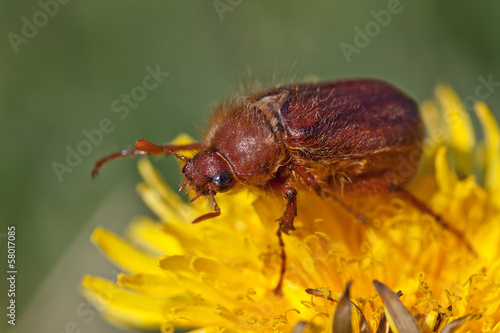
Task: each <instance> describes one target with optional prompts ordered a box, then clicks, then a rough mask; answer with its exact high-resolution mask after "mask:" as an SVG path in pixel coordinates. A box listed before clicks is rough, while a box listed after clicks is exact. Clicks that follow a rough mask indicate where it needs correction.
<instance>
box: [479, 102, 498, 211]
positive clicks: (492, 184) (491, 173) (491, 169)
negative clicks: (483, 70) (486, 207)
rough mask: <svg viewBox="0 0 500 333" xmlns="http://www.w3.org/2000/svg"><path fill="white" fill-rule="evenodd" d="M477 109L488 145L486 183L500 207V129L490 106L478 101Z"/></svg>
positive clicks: (495, 202) (486, 144)
mask: <svg viewBox="0 0 500 333" xmlns="http://www.w3.org/2000/svg"><path fill="white" fill-rule="evenodd" d="M475 110H476V113H477V116H478V118H479V121H480V122H481V126H482V128H483V132H484V140H485V146H486V166H485V177H484V178H485V185H486V189H488V190H489V191H491V192H492V194H493V195H492V199H493V200H494V204H495V205H496V206H497V207H500V129H499V127H498V123H497V121H496V120H495V117H494V116H493V114H492V113H491V111H490V109H489V108H488V106H487V105H486V104H485V103H483V102H477V103H476V105H475Z"/></svg>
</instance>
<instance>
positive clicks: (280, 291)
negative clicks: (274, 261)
mask: <svg viewBox="0 0 500 333" xmlns="http://www.w3.org/2000/svg"><path fill="white" fill-rule="evenodd" d="M276 236H278V241H279V244H280V248H281V253H280V254H281V269H280V279H279V281H278V284H277V285H276V288H274V293H275V294H276V295H282V294H283V281H284V278H285V272H286V251H285V242H283V234H282V232H281V224H280V226H279V227H278V231H277V232H276Z"/></svg>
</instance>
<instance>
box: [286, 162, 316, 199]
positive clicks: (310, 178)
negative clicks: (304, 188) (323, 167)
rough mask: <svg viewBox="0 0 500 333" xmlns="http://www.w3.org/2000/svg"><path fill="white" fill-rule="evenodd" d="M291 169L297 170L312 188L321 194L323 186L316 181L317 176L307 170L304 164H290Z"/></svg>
mask: <svg viewBox="0 0 500 333" xmlns="http://www.w3.org/2000/svg"><path fill="white" fill-rule="evenodd" d="M290 169H291V170H293V171H295V172H296V173H297V174H298V175H299V176H300V177H302V178H303V179H304V180H305V181H306V183H307V184H308V185H309V186H310V187H311V188H312V189H314V191H316V194H317V195H319V196H321V194H322V190H321V186H320V185H319V183H318V182H317V181H316V178H314V176H313V175H311V174H310V173H309V172H307V170H306V169H305V168H304V167H303V166H300V165H298V164H292V165H290Z"/></svg>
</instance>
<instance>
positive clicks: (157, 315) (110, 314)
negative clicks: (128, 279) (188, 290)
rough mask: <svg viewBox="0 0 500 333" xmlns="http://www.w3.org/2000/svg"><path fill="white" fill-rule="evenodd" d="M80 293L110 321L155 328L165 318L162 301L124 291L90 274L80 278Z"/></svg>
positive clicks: (121, 324) (117, 323) (122, 324)
mask: <svg viewBox="0 0 500 333" xmlns="http://www.w3.org/2000/svg"><path fill="white" fill-rule="evenodd" d="M82 287H83V291H82V292H83V295H84V296H85V297H86V298H87V299H88V300H89V301H90V302H91V303H93V304H94V305H95V306H96V307H97V308H98V309H100V310H101V311H102V313H103V315H104V316H105V317H106V318H107V319H108V320H109V321H111V322H113V323H115V324H116V325H120V326H130V327H136V328H143V329H144V328H145V329H157V328H158V327H159V326H160V324H161V323H162V321H164V319H165V315H164V307H165V302H163V301H161V300H157V299H152V298H146V297H142V296H140V295H137V294H135V293H132V292H129V291H126V290H123V289H121V288H119V287H117V286H116V285H115V284H113V283H111V282H109V281H107V280H104V279H101V278H96V277H93V276H89V275H87V276H85V277H84V278H83V280H82Z"/></svg>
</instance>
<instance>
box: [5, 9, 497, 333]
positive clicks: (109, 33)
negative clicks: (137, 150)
mask: <svg viewBox="0 0 500 333" xmlns="http://www.w3.org/2000/svg"><path fill="white" fill-rule="evenodd" d="M60 1H61V2H62V0H60ZM65 1H66V3H64V4H62V3H61V4H59V3H58V2H55V0H41V2H37V1H23V2H13V1H9V2H7V1H2V4H1V7H2V9H1V14H0V15H2V16H1V22H0V27H1V32H2V36H3V40H2V42H1V43H0V66H1V67H0V80H1V81H0V101H1V103H0V105H1V106H0V133H1V135H2V140H1V142H0V145H1V154H2V158H1V159H2V162H1V163H0V164H1V172H0V177H1V187H2V199H1V200H0V205H1V206H0V216H1V220H0V222H1V228H0V242H1V252H0V262H1V263H2V264H1V267H2V271H3V272H6V271H7V268H5V266H4V265H5V262H6V257H7V254H6V253H7V250H6V245H5V244H6V243H5V233H6V232H7V226H8V225H15V226H16V230H17V239H16V246H17V247H16V249H17V252H16V253H17V267H16V268H17V270H18V274H17V285H16V306H17V307H16V310H17V312H16V314H17V317H16V320H17V321H16V324H17V325H16V326H15V329H14V330H13V331H15V332H28V331H37V332H67V331H70V332H101V331H102V332H113V331H114V328H110V327H109V326H108V325H107V324H106V323H103V321H102V319H101V318H100V317H99V316H96V313H95V312H93V310H91V308H90V307H89V306H88V304H86V303H85V302H84V300H83V299H82V298H80V296H79V295H78V285H79V281H80V278H81V276H82V275H83V274H85V273H92V274H96V275H99V276H103V277H106V278H109V279H113V278H114V276H116V274H117V272H118V271H117V270H116V269H114V268H113V266H112V265H111V264H109V263H108V262H107V261H106V260H105V259H104V258H103V257H102V256H101V255H100V254H99V253H98V251H97V250H96V249H95V247H94V246H93V245H92V244H90V242H89V241H88V237H89V234H90V232H91V230H92V228H93V227H94V226H95V225H103V226H105V227H107V228H110V229H112V230H114V231H116V232H117V233H119V234H122V233H123V231H124V229H125V228H126V226H127V224H128V223H129V221H130V220H131V219H132V218H133V217H134V216H136V215H140V214H150V213H149V212H148V211H147V209H146V208H145V206H144V205H143V204H142V203H141V201H140V199H139V198H138V197H137V196H136V194H135V185H136V183H137V182H138V181H139V177H138V174H137V171H136V161H132V160H126V161H120V162H116V163H113V164H111V165H108V166H106V167H105V168H104V169H103V170H102V173H101V175H100V177H99V179H98V180H97V181H92V179H91V178H90V170H91V167H92V164H93V163H94V162H95V161H96V159H98V158H99V157H101V156H102V155H104V154H107V153H110V152H113V151H116V150H119V149H122V148H127V147H128V148H130V147H132V145H133V143H134V142H135V140H136V139H138V138H145V139H148V140H151V141H152V142H156V143H162V142H167V141H169V140H172V139H173V138H174V137H175V136H176V135H177V134H178V133H181V132H186V133H188V134H191V135H193V136H194V137H196V136H197V130H198V129H200V128H202V127H203V125H204V123H205V119H206V115H207V112H208V110H209V106H210V105H212V104H214V103H216V102H218V101H220V100H221V99H222V98H223V97H224V96H228V95H231V94H232V93H233V92H234V91H235V90H236V89H237V88H238V87H239V85H240V83H241V82H247V81H248V79H247V77H248V76H247V75H246V73H247V72H248V71H249V70H250V71H251V73H252V77H253V78H254V79H259V80H264V81H266V82H272V80H273V77H274V76H278V77H285V78H286V77H295V78H305V77H311V76H312V77H317V78H319V79H322V80H327V79H335V78H346V77H358V76H363V77H377V78H381V79H384V80H387V81H389V82H392V83H393V84H395V85H397V86H398V87H400V88H401V89H403V90H404V91H405V92H407V93H408V94H410V95H412V96H413V97H415V99H417V101H419V102H422V101H423V100H424V99H427V98H430V97H432V96H433V90H434V87H435V85H436V83H437V82H439V81H444V82H448V83H450V84H451V85H452V86H453V87H454V89H455V90H456V91H457V92H458V93H459V95H460V96H461V97H462V98H465V97H467V96H474V95H475V94H476V89H477V87H478V86H479V85H481V80H480V79H479V77H482V78H485V79H488V78H489V77H491V80H493V81H494V82H495V83H496V82H500V54H499V53H500V43H499V40H500V23H499V22H500V17H499V16H500V2H493V1H491V2H474V1H409V0H401V1H400V2H399V5H398V4H397V3H398V2H397V1H394V0H391V1H388V0H387V1H331V2H323V1H307V2H306V1H295V2H290V1H248V0H243V1H241V0H232V1H229V0H216V1H185V2H174V1H129V0H127V1H117V0H112V1H85V2H82V1H67V0H65ZM44 4H45V5H44ZM55 4H58V5H57V7H56V5H55ZM43 7H45V8H46V9H43ZM388 7H389V8H390V9H392V10H393V13H392V14H390V17H388V16H387V15H385V14H387V13H389V12H388ZM56 9H57V10H56ZM56 11H57V12H56ZM381 11H382V12H381ZM46 12H50V14H51V15H48V14H43V13H46ZM376 17H378V19H379V20H381V21H380V22H382V23H380V22H379V21H377V19H376ZM27 22H28V23H27ZM34 23H36V24H38V27H37V26H36V25H32V24H34ZM30 25H32V26H31V28H30ZM33 27H34V28H33ZM365 29H368V31H367V32H366V33H368V35H367V36H368V37H367V38H366V37H365V38H363V37H361V36H360V33H359V31H365ZM369 35H371V36H369ZM26 37H28V38H26ZM343 43H344V44H343ZM347 44H349V45H351V47H356V46H357V51H356V52H355V53H352V54H351V55H350V56H349V57H346V56H345V54H344V52H343V51H342V48H341V45H344V47H348V46H346V45H347ZM348 58H349V59H348ZM348 60H349V61H348ZM148 66H149V67H150V68H152V69H155V68H156V67H157V66H158V67H159V69H160V70H161V71H162V72H168V73H169V75H168V77H165V78H163V81H162V82H161V83H159V84H158V86H157V87H156V88H155V89H152V90H151V91H147V96H145V97H144V99H143V100H142V101H140V102H139V103H137V106H136V107H135V108H130V113H129V114H128V116H126V117H122V118H124V119H120V116H123V113H122V112H119V113H115V112H113V108H112V103H113V102H114V101H115V100H116V99H120V98H121V95H122V94H130V93H131V92H132V91H135V92H136V93H138V92H140V88H136V87H137V86H142V85H143V78H144V77H145V75H147V74H148V71H147V70H146V67H148ZM134 88H135V90H134ZM481 89H482V90H481V92H483V93H484V92H488V91H487V90H484V88H481ZM491 90H492V91H490V92H489V94H488V96H487V97H484V99H485V101H486V102H487V103H488V104H489V105H490V107H491V108H492V109H493V110H494V112H495V114H496V115H497V119H498V118H500V117H499V114H500V93H499V90H500V89H499V87H498V84H497V86H494V87H492V88H491ZM119 105H120V106H123V105H124V104H123V103H121V104H119ZM115 106H116V105H115ZM104 118H108V119H110V121H111V123H112V126H113V131H111V133H106V134H103V138H102V141H101V142H99V143H98V144H96V145H91V146H90V149H89V150H88V155H87V156H83V157H82V158H81V161H76V162H75V163H74V164H75V165H74V167H71V170H72V172H71V173H70V172H67V173H63V174H61V175H60V176H59V177H58V176H57V175H56V172H55V171H54V169H53V163H54V162H58V163H61V165H67V163H66V161H65V160H66V156H67V154H68V152H67V147H68V146H69V147H70V148H72V149H77V146H78V145H84V143H81V142H82V141H84V140H85V139H86V138H85V136H84V134H83V132H82V131H84V130H86V131H91V130H93V129H96V128H98V127H99V124H100V122H101V121H102V120H103V119H104ZM473 120H474V122H475V124H477V120H476V118H475V115H473ZM81 147H83V146H81ZM83 148H85V147H83ZM87 148H88V147H87ZM155 163H156V165H157V166H158V167H159V168H160V169H161V170H162V172H164V174H165V175H166V178H167V180H168V181H169V183H170V184H172V185H173V186H175V187H176V186H177V184H178V183H179V180H178V174H179V170H178V168H177V165H176V163H175V162H174V161H173V158H170V159H163V160H159V161H157V162H155ZM4 274H5V275H6V273H4ZM2 276H3V275H2ZM0 283H1V284H0V286H1V287H2V289H1V290H2V295H1V296H0V299H1V300H2V301H1V302H2V304H1V308H2V309H5V307H4V306H6V304H7V303H6V300H7V298H6V292H4V290H5V288H4V287H5V286H6V284H5V279H4V278H2V279H1V282H0ZM4 311H5V310H2V313H1V318H2V320H1V324H0V330H1V331H5V329H4V328H5V327H8V328H11V326H10V325H7V324H6V316H5V314H4Z"/></svg>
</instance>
